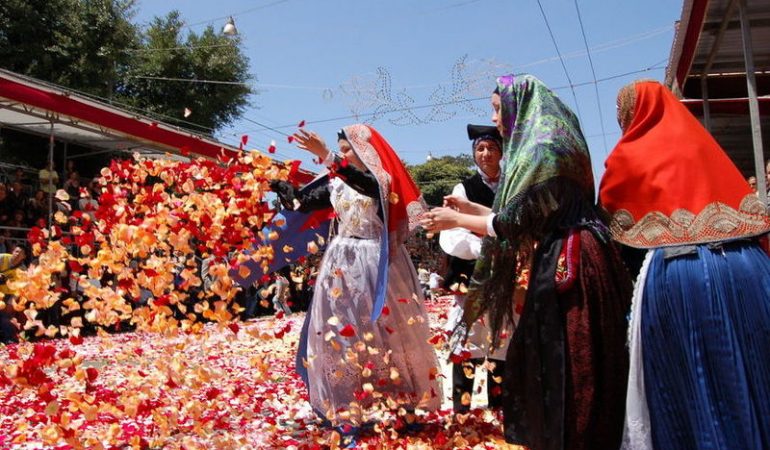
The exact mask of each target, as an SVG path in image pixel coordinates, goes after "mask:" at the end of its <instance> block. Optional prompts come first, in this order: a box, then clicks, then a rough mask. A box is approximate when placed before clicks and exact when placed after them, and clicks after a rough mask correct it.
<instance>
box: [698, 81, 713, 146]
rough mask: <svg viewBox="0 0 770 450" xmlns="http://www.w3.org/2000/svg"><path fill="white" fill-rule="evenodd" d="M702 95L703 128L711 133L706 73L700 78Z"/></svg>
mask: <svg viewBox="0 0 770 450" xmlns="http://www.w3.org/2000/svg"><path fill="white" fill-rule="evenodd" d="M700 93H701V97H703V126H704V127H705V128H706V130H708V132H709V133H711V106H710V105H709V87H708V80H707V79H706V74H705V73H704V74H702V75H701V76H700Z"/></svg>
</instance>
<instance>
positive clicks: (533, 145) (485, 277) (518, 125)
mask: <svg viewBox="0 0 770 450" xmlns="http://www.w3.org/2000/svg"><path fill="white" fill-rule="evenodd" d="M495 92H496V93H498V94H499V95H500V102H501V108H500V119H501V121H502V123H503V133H502V134H503V158H504V168H503V174H502V178H501V180H500V187H499V188H498V191H497V195H496V197H495V203H494V205H493V208H492V210H493V211H494V212H495V213H497V215H498V216H497V218H496V220H497V222H498V223H499V224H501V228H502V229H503V232H502V233H499V235H498V237H497V238H489V237H488V238H485V240H484V244H483V248H482V252H481V257H480V258H479V260H478V262H477V263H476V269H475V271H474V276H473V280H472V283H471V290H470V292H469V303H468V304H467V305H468V306H469V307H467V308H466V311H465V312H466V314H465V322H466V324H468V325H470V324H471V323H472V322H473V321H475V320H476V319H477V318H478V317H479V316H480V315H481V314H482V313H484V312H485V311H487V310H489V311H490V320H491V322H492V323H491V324H492V329H493V332H494V334H495V336H496V335H497V334H498V332H499V330H500V329H502V322H503V318H504V317H505V316H506V315H508V316H509V317H511V314H512V313H510V312H508V311H510V310H511V309H512V308H511V301H512V300H511V299H512V295H513V283H514V280H515V276H516V269H515V265H516V254H517V252H518V251H519V250H522V246H525V245H531V243H532V242H534V241H537V240H538V239H540V238H542V236H544V235H546V234H548V233H550V232H552V231H554V230H552V229H550V228H553V227H555V226H558V225H563V224H564V221H562V222H560V223H557V222H558V220H557V221H554V220H551V219H552V217H551V216H552V215H553V214H551V213H552V212H554V211H556V210H560V209H563V208H562V206H563V205H562V204H560V202H573V203H575V204H580V205H581V207H582V205H586V204H589V205H593V202H594V183H593V175H592V171H591V158H590V156H589V153H588V147H587V145H586V142H585V139H584V138H583V133H582V132H581V130H580V124H579V122H578V119H577V117H576V116H575V114H574V113H573V112H572V111H571V110H570V109H569V107H567V106H566V105H565V104H564V103H563V102H562V101H561V100H560V99H559V97H557V96H556V94H554V93H553V92H552V91H551V90H550V89H548V88H547V87H546V86H545V85H544V84H543V82H542V81H540V80H538V79H537V78H535V77H534V76H532V75H527V74H523V75H507V76H503V77H500V78H498V79H497V90H496V91H495ZM564 186H568V188H566V190H565V188H564ZM538 218H542V220H538ZM533 219H534V220H533Z"/></svg>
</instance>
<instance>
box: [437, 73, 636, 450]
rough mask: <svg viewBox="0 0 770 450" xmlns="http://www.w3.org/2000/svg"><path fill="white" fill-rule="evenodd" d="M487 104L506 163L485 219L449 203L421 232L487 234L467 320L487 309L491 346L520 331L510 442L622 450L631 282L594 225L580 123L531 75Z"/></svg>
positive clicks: (513, 345)
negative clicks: (503, 335) (460, 230)
mask: <svg viewBox="0 0 770 450" xmlns="http://www.w3.org/2000/svg"><path fill="white" fill-rule="evenodd" d="M492 105H493V107H494V111H495V112H494V115H493V121H494V122H495V124H496V125H497V127H498V129H499V131H500V133H501V135H502V136H503V158H504V164H503V177H502V179H501V180H500V186H499V187H498V190H497V194H496V196H495V203H494V205H493V207H492V209H491V211H490V210H489V209H488V208H483V207H481V206H480V205H477V204H470V203H467V202H463V201H455V200H451V199H450V200H451V201H450V205H451V206H452V207H453V208H452V207H447V208H438V209H435V210H432V211H431V212H429V213H428V214H426V218H425V219H424V221H423V223H424V226H426V227H427V228H428V229H429V230H441V229H446V228H452V227H456V226H461V227H463V228H468V229H470V230H471V231H474V232H477V233H480V234H485V235H487V237H486V238H485V239H484V243H483V245H482V250H481V257H480V258H479V261H478V263H477V265H476V269H475V271H474V274H473V278H472V280H471V289H470V291H469V295H468V300H467V302H466V308H465V317H464V319H465V323H466V325H467V326H470V324H472V323H473V322H474V321H475V320H476V319H478V318H479V317H481V316H482V314H485V313H488V315H489V319H490V325H491V327H492V333H493V339H494V340H495V341H498V340H499V334H500V333H501V332H502V330H504V329H505V327H506V325H509V324H516V326H515V331H514V334H513V336H512V338H511V342H510V345H509V347H508V354H507V357H506V361H505V368H506V370H505V377H504V380H503V385H504V387H503V395H504V397H505V398H504V400H505V401H504V406H503V413H504V425H505V430H504V431H505V438H506V440H507V442H509V443H512V444H520V445H526V446H528V447H530V448H531V449H533V450H547V449H555V450H561V449H570V450H574V449H591V450H597V449H617V448H618V447H619V446H620V440H621V435H622V431H623V420H622V417H623V408H624V402H623V399H622V396H623V392H625V390H626V376H627V367H628V366H627V364H628V355H627V352H626V348H625V343H626V328H627V323H626V320H625V317H626V314H627V313H628V306H629V304H630V299H631V281H630V279H629V277H628V274H627V272H626V270H625V268H624V267H623V263H622V262H621V260H620V259H619V256H618V252H617V249H616V248H615V247H614V246H613V245H612V243H611V241H610V238H609V230H608V229H607V228H606V227H605V225H604V224H603V223H602V221H601V220H600V218H599V216H600V215H599V210H598V208H597V206H596V204H595V202H594V185H593V175H592V173H591V161H590V157H589V153H588V148H587V147H586V143H585V140H584V138H583V134H582V133H581V131H580V125H579V123H578V120H577V117H575V115H574V114H573V113H572V111H571V110H570V109H569V108H568V107H567V106H566V105H565V104H564V103H562V101H561V100H560V99H559V98H558V97H557V96H556V95H555V94H554V93H553V92H552V91H550V90H549V89H548V88H547V87H546V86H545V85H544V84H543V83H542V82H541V81H540V80H538V79H537V78H535V77H533V76H531V75H510V76H504V77H501V78H499V79H498V80H497V89H496V91H495V94H493V96H492ZM522 303H523V304H522ZM519 313H520V315H519ZM458 333H459V334H460V335H462V330H458ZM460 340H461V339H460Z"/></svg>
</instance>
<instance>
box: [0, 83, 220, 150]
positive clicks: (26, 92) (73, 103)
mask: <svg viewBox="0 0 770 450" xmlns="http://www.w3.org/2000/svg"><path fill="white" fill-rule="evenodd" d="M0 96H3V97H5V98H8V99H11V100H15V101H18V102H21V103H25V104H28V105H32V106H34V107H37V108H42V109H46V110H49V111H53V112H56V113H59V114H63V115H66V116H69V117H72V118H75V119H80V120H84V121H86V122H90V123H92V124H95V125H100V126H103V127H106V128H109V129H111V130H115V131H118V132H121V133H124V134H128V135H130V136H134V137H137V138H140V139H144V140H147V141H151V142H155V143H158V144H162V145H165V146H167V147H169V148H170V149H181V148H182V147H188V148H189V149H190V151H191V152H193V153H197V154H200V155H204V156H208V157H210V158H216V157H217V156H218V155H219V154H220V152H221V151H225V154H228V153H233V152H232V151H231V150H227V149H225V148H224V147H222V146H218V145H214V144H211V143H209V142H206V141H204V140H203V139H202V138H200V137H197V136H190V135H184V134H180V133H176V132H173V131H170V130H166V129H164V128H161V127H158V126H157V125H153V124H152V123H146V122H143V121H141V120H137V119H133V118H130V117H125V116H123V115H121V114H118V113H115V112H113V111H109V110H106V109H103V108H99V107H97V106H94V105H91V104H87V103H84V102H81V101H78V100H76V99H73V98H70V97H68V96H65V95H62V94H56V93H53V92H47V91H42V90H40V89H36V88H34V87H31V86H27V85H26V84H22V83H17V82H15V81H12V80H8V79H4V78H0Z"/></svg>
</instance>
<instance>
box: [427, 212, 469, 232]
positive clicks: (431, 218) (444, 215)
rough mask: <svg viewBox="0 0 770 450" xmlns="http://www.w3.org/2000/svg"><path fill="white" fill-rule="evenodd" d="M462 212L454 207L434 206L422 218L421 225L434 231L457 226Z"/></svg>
mask: <svg viewBox="0 0 770 450" xmlns="http://www.w3.org/2000/svg"><path fill="white" fill-rule="evenodd" d="M459 215H460V213H459V212H457V211H455V210H454V209H452V208H444V207H439V208H433V209H431V210H430V211H428V212H427V213H425V214H424V215H423V217H422V219H420V225H422V227H423V228H425V230H426V231H430V232H432V233H435V232H438V231H443V230H448V229H450V228H455V227H457V220H458V217H459Z"/></svg>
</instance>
